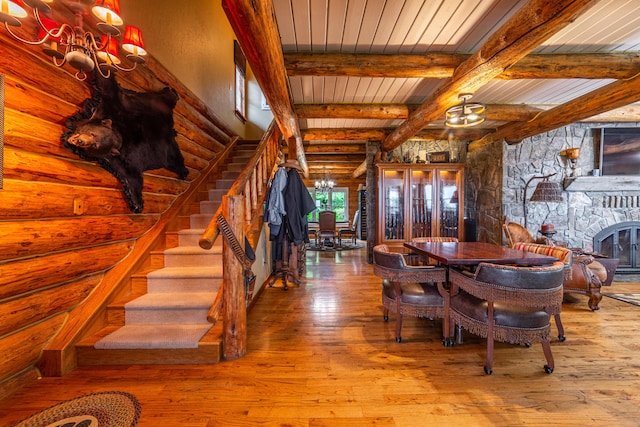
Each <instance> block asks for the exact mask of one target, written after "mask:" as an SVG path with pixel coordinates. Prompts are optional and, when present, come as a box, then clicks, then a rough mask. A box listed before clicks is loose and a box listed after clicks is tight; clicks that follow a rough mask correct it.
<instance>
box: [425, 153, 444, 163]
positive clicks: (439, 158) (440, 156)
mask: <svg viewBox="0 0 640 427" xmlns="http://www.w3.org/2000/svg"><path fill="white" fill-rule="evenodd" d="M429 161H430V162H431V163H449V152H448V151H438V152H435V153H429Z"/></svg>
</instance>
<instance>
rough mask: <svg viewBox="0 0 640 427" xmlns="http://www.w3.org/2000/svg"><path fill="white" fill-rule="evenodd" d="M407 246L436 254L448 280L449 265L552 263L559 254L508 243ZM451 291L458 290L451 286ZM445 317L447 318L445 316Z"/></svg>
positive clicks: (445, 341) (449, 341) (447, 339)
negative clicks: (537, 252)
mask: <svg viewBox="0 0 640 427" xmlns="http://www.w3.org/2000/svg"><path fill="white" fill-rule="evenodd" d="M404 246H405V247H406V248H407V249H410V250H411V251H412V252H414V253H417V254H419V255H421V256H424V257H426V258H433V259H435V260H436V261H438V262H440V264H442V265H444V266H445V267H446V270H447V271H446V275H447V282H449V267H451V266H460V267H471V270H473V269H474V267H475V266H476V265H478V264H480V263H481V262H490V263H493V264H516V265H522V266H527V265H549V264H553V263H554V262H556V261H558V259H557V258H555V257H552V256H548V255H541V254H536V253H532V252H528V251H524V250H516V249H512V248H508V247H505V246H498V245H494V244H493V243H486V242H425V243H414V242H405V243H404ZM450 292H452V293H453V292H455V290H454V289H453V287H450ZM445 321H447V319H446V318H445ZM455 335H456V337H455V342H456V343H457V344H462V328H460V327H459V326H456V331H455ZM453 342H454V341H453V340H452V339H451V338H450V337H445V338H444V339H443V340H442V343H443V344H444V345H445V346H450V345H453Z"/></svg>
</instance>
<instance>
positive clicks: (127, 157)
mask: <svg viewBox="0 0 640 427" xmlns="http://www.w3.org/2000/svg"><path fill="white" fill-rule="evenodd" d="M177 102H178V94H177V93H176V91H175V90H174V89H172V88H170V87H166V88H164V89H162V90H161V91H158V92H135V91H132V90H128V89H124V88H122V87H121V86H120V85H119V84H118V83H117V82H116V80H115V77H114V76H113V74H112V75H111V77H110V78H107V79H105V78H102V77H101V76H99V75H97V76H96V77H94V83H93V95H92V97H91V98H88V99H87V100H85V102H84V104H83V108H82V110H81V111H79V112H78V113H76V114H75V115H74V116H72V117H70V118H69V119H67V123H66V127H67V129H68V131H67V132H65V133H64V134H62V137H61V138H62V142H63V145H64V146H65V148H67V149H68V150H70V151H72V152H73V153H74V154H77V155H78V156H79V157H80V158H82V159H85V160H89V161H95V162H97V163H98V164H99V165H100V166H102V167H103V168H104V169H106V170H107V171H109V172H110V173H111V174H113V175H114V176H115V177H116V178H117V179H118V181H120V183H121V184H122V191H123V193H124V196H125V199H126V201H127V203H128V204H129V208H130V209H131V211H133V212H136V213H140V212H142V210H143V208H144V201H143V199H142V186H143V175H142V174H143V172H144V171H146V170H153V169H160V168H165V169H168V170H170V171H172V172H174V173H176V174H177V175H178V177H179V178H180V179H185V178H186V177H187V175H188V174H189V171H188V169H187V168H186V167H185V165H184V158H183V157H182V153H181V152H180V148H179V147H178V143H177V142H176V138H175V137H176V132H175V130H174V128H173V109H174V107H175V106H176V103H177Z"/></svg>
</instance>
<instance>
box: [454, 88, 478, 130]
mask: <svg viewBox="0 0 640 427" xmlns="http://www.w3.org/2000/svg"><path fill="white" fill-rule="evenodd" d="M472 97H473V95H472V94H470V93H461V94H460V95H458V99H460V100H461V101H462V103H460V104H458V105H454V106H453V107H450V108H449V109H447V111H446V113H445V121H444V124H445V125H447V126H448V127H452V128H466V127H469V126H475V125H479V124H480V123H482V122H484V121H485V118H486V115H485V111H486V107H485V105H484V104H481V103H479V102H468V101H469V100H470V99H471V98H472Z"/></svg>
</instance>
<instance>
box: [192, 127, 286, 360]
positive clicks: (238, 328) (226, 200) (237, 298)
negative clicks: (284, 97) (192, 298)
mask: <svg viewBox="0 0 640 427" xmlns="http://www.w3.org/2000/svg"><path fill="white" fill-rule="evenodd" d="M281 135H282V134H281V132H280V130H279V129H278V128H277V127H276V124H275V121H274V122H272V123H271V125H270V126H269V129H268V130H267V132H266V133H265V135H264V137H263V138H262V140H261V141H260V144H259V145H258V147H257V148H256V151H255V153H254V155H253V156H252V157H251V159H250V160H249V162H248V164H247V166H246V167H245V168H244V169H243V170H242V172H241V173H240V176H238V178H237V179H236V181H235V182H234V183H233V185H232V186H231V188H230V189H229V191H228V192H227V195H226V196H224V197H223V203H222V204H221V206H220V207H219V208H218V209H217V210H216V213H215V214H214V215H213V218H212V220H211V221H210V222H209V225H208V226H207V228H206V229H205V231H204V233H203V234H202V236H201V237H200V239H199V242H198V244H199V245H200V247H201V248H203V249H211V248H212V247H213V244H214V242H215V241H216V239H217V238H218V235H219V234H220V227H219V224H218V218H219V217H220V216H223V218H224V219H225V220H227V221H229V220H230V219H233V220H237V219H238V217H237V215H238V214H239V213H240V212H242V214H241V215H242V219H243V223H244V224H243V227H241V228H242V230H238V229H234V234H235V235H236V237H237V238H238V239H239V240H240V241H244V236H245V235H247V236H250V238H249V243H250V244H251V245H252V247H256V246H257V243H258V242H257V238H256V239H255V240H256V241H251V237H253V236H255V234H253V233H250V230H251V228H252V224H254V226H255V224H256V220H258V219H259V220H260V223H262V212H261V211H260V210H259V209H258V207H260V206H262V203H263V202H264V199H265V198H266V193H267V191H266V189H267V184H268V178H270V177H271V176H273V174H274V173H275V170H276V167H277V163H278V159H279V158H280V155H279V154H280V139H281ZM230 205H232V206H233V207H231V206H230ZM229 209H231V211H229ZM232 227H233V225H232ZM240 231H241V232H240ZM225 246H226V247H227V248H225V249H223V253H222V265H223V282H222V284H221V286H220V289H219V290H218V293H217V295H216V298H215V300H214V301H213V304H212V306H211V308H210V309H209V313H208V315H207V320H208V321H209V322H211V323H214V324H215V323H216V321H217V319H218V317H219V316H220V314H221V313H222V312H223V310H224V314H223V319H224V326H223V338H222V339H223V348H224V356H225V358H226V359H235V358H238V357H242V356H243V355H244V352H245V351H246V305H247V301H246V295H245V292H244V277H243V274H242V273H243V269H242V268H241V267H240V268H239V269H238V265H240V266H242V263H241V262H240V261H239V260H238V259H237V257H236V256H235V255H234V254H233V251H231V250H230V248H228V246H229V245H225ZM239 288H242V289H239ZM240 306H242V307H244V308H243V309H239V307H240Z"/></svg>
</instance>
